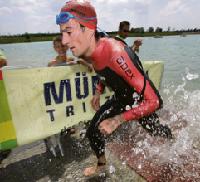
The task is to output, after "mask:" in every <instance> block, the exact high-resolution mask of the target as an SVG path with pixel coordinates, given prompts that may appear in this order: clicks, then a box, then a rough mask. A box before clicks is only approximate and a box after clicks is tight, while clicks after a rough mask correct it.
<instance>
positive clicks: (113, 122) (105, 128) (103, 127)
mask: <svg viewBox="0 0 200 182" xmlns="http://www.w3.org/2000/svg"><path fill="white" fill-rule="evenodd" d="M122 122H124V120H123V118H122V116H121V115H116V116H115V117H113V118H108V119H105V120H103V121H102V122H101V123H100V125H99V130H100V132H101V133H102V134H104V135H108V134H111V133H112V132H113V131H115V130H116V129H117V128H118V127H119V126H120V125H121V124H122Z"/></svg>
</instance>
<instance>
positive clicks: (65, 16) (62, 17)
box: [56, 12, 96, 25]
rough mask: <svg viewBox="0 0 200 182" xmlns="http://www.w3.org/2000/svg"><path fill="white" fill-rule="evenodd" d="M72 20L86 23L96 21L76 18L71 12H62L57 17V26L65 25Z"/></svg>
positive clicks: (88, 18)
mask: <svg viewBox="0 0 200 182" xmlns="http://www.w3.org/2000/svg"><path fill="white" fill-rule="evenodd" d="M71 18H76V19H78V20H81V21H84V22H88V21H94V20H96V17H86V16H83V17H80V18H79V17H75V16H74V15H72V14H71V13H69V12H60V14H59V15H56V24H57V25H59V24H63V23H67V22H68V21H69V20H70V19H71Z"/></svg>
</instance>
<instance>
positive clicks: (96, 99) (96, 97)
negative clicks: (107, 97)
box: [91, 91, 100, 111]
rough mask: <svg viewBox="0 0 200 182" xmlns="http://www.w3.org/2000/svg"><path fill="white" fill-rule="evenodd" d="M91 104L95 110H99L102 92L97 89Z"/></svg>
mask: <svg viewBox="0 0 200 182" xmlns="http://www.w3.org/2000/svg"><path fill="white" fill-rule="evenodd" d="M91 105H92V108H93V109H94V110H95V111H98V110H99V108H100V93H99V92H98V91H95V95H94V96H93V98H92V100H91Z"/></svg>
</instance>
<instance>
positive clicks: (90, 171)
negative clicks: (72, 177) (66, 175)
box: [83, 164, 106, 177]
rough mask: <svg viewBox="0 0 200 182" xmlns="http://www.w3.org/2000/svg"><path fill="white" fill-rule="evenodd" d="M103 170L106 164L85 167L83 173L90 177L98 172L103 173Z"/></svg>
mask: <svg viewBox="0 0 200 182" xmlns="http://www.w3.org/2000/svg"><path fill="white" fill-rule="evenodd" d="M105 170H106V164H101V165H97V166H91V167H87V168H85V170H84V172H83V174H84V176H86V177H90V176H93V175H99V174H100V173H105Z"/></svg>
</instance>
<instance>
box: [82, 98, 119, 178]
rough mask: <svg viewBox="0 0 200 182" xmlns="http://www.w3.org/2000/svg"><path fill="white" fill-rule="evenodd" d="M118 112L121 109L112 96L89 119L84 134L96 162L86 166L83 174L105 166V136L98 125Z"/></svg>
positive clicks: (91, 172)
mask: <svg viewBox="0 0 200 182" xmlns="http://www.w3.org/2000/svg"><path fill="white" fill-rule="evenodd" d="M120 112H122V110H121V109H120V106H119V104H118V102H117V101H116V100H115V99H114V98H112V99H111V100H108V101H107V102H106V103H105V104H104V105H102V106H101V107H100V109H99V110H98V111H97V112H96V114H95V116H94V117H93V119H92V120H91V123H90V126H89V128H88V129H87V133H86V136H87V137H88V139H89V141H90V146H91V148H92V150H93V151H94V152H95V154H96V157H97V159H98V162H97V166H94V167H90V168H86V170H85V171H84V174H85V176H90V175H93V174H95V173H96V172H98V170H101V168H103V167H105V164H106V158H105V138H104V137H105V136H104V135H103V134H102V133H101V132H100V130H99V128H98V127H99V124H100V123H101V121H103V120H105V119H107V118H110V117H113V116H115V115H117V114H119V113H120Z"/></svg>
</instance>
